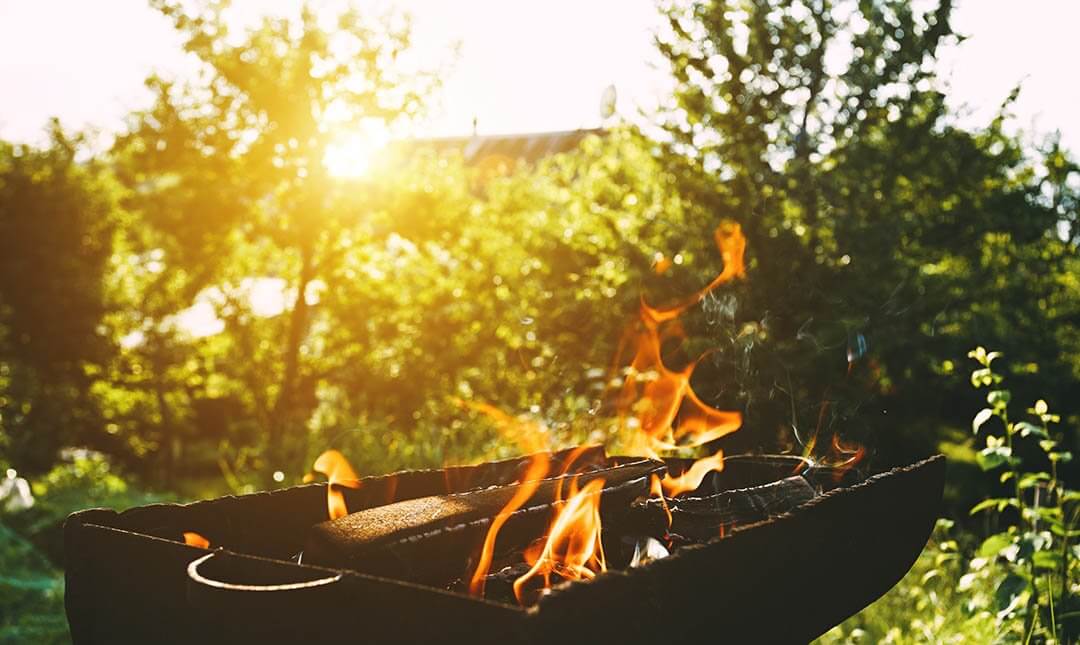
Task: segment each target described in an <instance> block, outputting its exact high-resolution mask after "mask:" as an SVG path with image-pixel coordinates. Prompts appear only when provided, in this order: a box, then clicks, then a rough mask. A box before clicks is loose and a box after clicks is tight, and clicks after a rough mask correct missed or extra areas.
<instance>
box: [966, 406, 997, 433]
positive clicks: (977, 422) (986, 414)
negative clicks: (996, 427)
mask: <svg viewBox="0 0 1080 645" xmlns="http://www.w3.org/2000/svg"><path fill="white" fill-rule="evenodd" d="M992 416H994V411H993V410H991V409H990V408H983V409H982V410H979V413H978V414H976V415H975V418H974V419H972V420H971V431H972V432H975V433H977V432H978V431H979V428H981V427H982V424H984V423H986V422H987V421H988V420H989V419H990V417H992Z"/></svg>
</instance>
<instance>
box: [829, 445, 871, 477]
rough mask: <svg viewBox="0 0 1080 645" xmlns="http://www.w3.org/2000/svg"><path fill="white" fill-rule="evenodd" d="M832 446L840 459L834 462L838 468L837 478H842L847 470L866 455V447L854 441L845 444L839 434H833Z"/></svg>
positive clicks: (834, 465)
mask: <svg viewBox="0 0 1080 645" xmlns="http://www.w3.org/2000/svg"><path fill="white" fill-rule="evenodd" d="M832 448H833V454H834V455H836V458H837V459H839V461H837V462H834V463H833V464H832V466H833V467H834V468H836V479H837V480H840V479H842V478H843V477H844V474H845V473H847V471H849V470H851V469H852V468H854V467H855V466H856V465H857V464H858V463H859V462H860V461H862V459H863V457H865V456H866V448H864V447H862V446H861V445H859V444H857V443H853V442H852V443H846V444H845V443H844V442H843V441H841V439H840V435H838V434H834V435H833V438H832Z"/></svg>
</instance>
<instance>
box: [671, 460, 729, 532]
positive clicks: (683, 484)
mask: <svg viewBox="0 0 1080 645" xmlns="http://www.w3.org/2000/svg"><path fill="white" fill-rule="evenodd" d="M723 469H724V451H723V450H717V451H716V454H715V455H713V456H712V457H705V458H704V459H698V460H697V461H695V462H694V465H693V466H690V469H689V470H687V471H686V472H685V473H683V474H682V475H680V476H678V477H672V476H671V474H667V475H665V476H664V481H663V485H664V493H665V494H666V495H667V496H668V497H675V496H676V495H679V494H681V493H685V492H686V491H690V490H694V489H696V488H697V487H698V486H700V485H701V482H702V480H703V479H705V476H706V475H708V474H709V473H711V472H713V471H716V472H719V471H721V470H723ZM669 523H670V513H669Z"/></svg>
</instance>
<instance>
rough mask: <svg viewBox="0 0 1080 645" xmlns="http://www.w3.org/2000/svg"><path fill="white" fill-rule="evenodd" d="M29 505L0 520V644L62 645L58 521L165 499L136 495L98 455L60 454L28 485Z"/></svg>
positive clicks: (65, 636)
mask: <svg viewBox="0 0 1080 645" xmlns="http://www.w3.org/2000/svg"><path fill="white" fill-rule="evenodd" d="M33 495H34V505H33V506H31V507H30V508H28V509H25V510H20V511H17V512H9V513H6V514H0V643H8V642H11V643H27V642H33V643H65V642H68V641H69V637H68V632H67V619H66V617H65V615H64V580H63V574H62V570H61V569H62V565H63V533H62V525H63V522H64V519H65V518H67V516H68V515H69V514H71V513H73V512H75V511H78V510H82V509H85V508H90V507H94V506H103V507H108V508H115V509H125V508H131V507H133V506H140V505H143V504H149V503H153V502H158V501H165V499H167V498H165V497H162V496H159V495H150V494H147V493H144V492H141V491H139V490H138V489H136V488H134V487H132V486H131V485H129V484H128V483H127V482H126V481H125V480H124V479H122V478H121V477H120V476H119V475H118V474H117V473H116V472H115V470H114V468H113V467H112V466H111V464H110V463H109V460H108V459H107V458H106V457H105V456H104V455H102V454H100V453H96V452H92V451H86V450H75V451H66V452H65V454H64V460H63V461H62V462H61V463H59V464H57V465H56V466H55V467H54V468H53V469H52V470H50V471H49V472H48V473H46V474H45V475H43V476H42V477H40V478H37V479H36V480H35V481H34V483H33Z"/></svg>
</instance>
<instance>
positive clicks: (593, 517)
mask: <svg viewBox="0 0 1080 645" xmlns="http://www.w3.org/2000/svg"><path fill="white" fill-rule="evenodd" d="M603 489H604V480H603V479H593V480H591V481H589V483H587V484H585V486H584V487H583V488H582V489H581V490H578V489H577V480H576V479H575V480H574V481H573V482H572V483H571V485H570V496H569V497H568V498H567V500H566V502H565V505H564V506H563V507H562V509H561V510H560V511H559V513H558V514H557V515H556V517H555V521H554V522H553V523H552V525H551V529H550V530H549V531H548V536H547V541H546V542H545V543H544V547H543V549H542V550H541V551H540V553H539V555H538V556H536V560H535V561H534V562H533V563H532V568H531V569H529V571H528V572H527V573H525V575H523V576H521V577H520V578H518V579H517V580H515V581H514V595H515V596H516V597H517V599H518V602H519V603H522V604H524V603H525V590H526V585H527V584H528V583H529V581H530V580H532V579H533V578H535V577H536V576H542V577H543V579H544V584H543V588H545V589H546V588H549V587H550V586H551V576H552V574H555V575H558V576H559V577H560V578H562V579H563V580H588V579H591V578H594V577H596V574H598V573H602V572H604V571H607V561H606V560H605V558H604V545H603V542H602V541H601V539H600V535H601V533H600V529H601V523H600V493H601V491H603Z"/></svg>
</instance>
